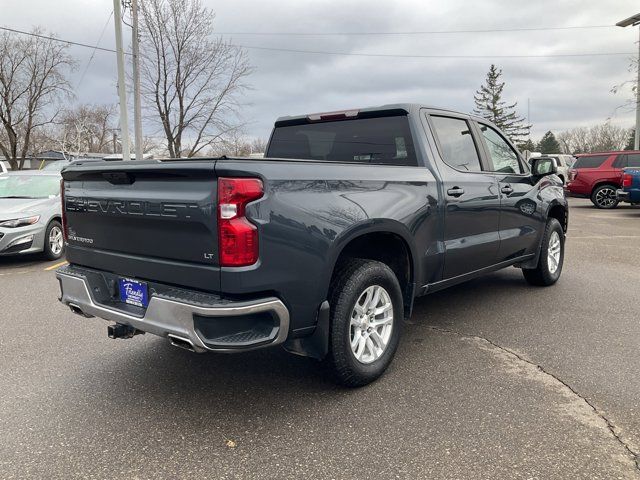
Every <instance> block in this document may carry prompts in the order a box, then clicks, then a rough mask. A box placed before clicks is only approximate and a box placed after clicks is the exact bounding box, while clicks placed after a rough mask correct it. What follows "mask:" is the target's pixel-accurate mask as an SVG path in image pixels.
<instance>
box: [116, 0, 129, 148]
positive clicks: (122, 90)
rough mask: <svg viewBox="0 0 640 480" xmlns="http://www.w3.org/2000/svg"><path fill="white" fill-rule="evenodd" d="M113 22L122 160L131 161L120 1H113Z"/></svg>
mask: <svg viewBox="0 0 640 480" xmlns="http://www.w3.org/2000/svg"><path fill="white" fill-rule="evenodd" d="M113 21H114V23H115V25H116V60H117V64H118V96H119V97H120V138H121V139H122V160H131V153H130V151H129V120H128V118H127V90H126V85H125V83H124V50H123V48H122V12H121V11H120V0H113Z"/></svg>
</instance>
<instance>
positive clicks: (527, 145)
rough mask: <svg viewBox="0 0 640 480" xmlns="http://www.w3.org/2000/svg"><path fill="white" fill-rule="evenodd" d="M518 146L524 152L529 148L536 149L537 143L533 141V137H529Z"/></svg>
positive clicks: (529, 149) (530, 149)
mask: <svg viewBox="0 0 640 480" xmlns="http://www.w3.org/2000/svg"><path fill="white" fill-rule="evenodd" d="M517 147H518V149H519V150H520V151H521V152H524V151H525V150H528V151H529V152H535V151H536V144H535V143H533V142H532V141H531V139H527V140H526V141H524V142H521V143H519V144H518V145H517Z"/></svg>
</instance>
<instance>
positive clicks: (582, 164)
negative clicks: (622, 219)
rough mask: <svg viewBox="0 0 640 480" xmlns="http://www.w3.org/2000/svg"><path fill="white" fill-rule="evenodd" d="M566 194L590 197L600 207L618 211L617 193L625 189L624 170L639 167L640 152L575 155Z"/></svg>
mask: <svg viewBox="0 0 640 480" xmlns="http://www.w3.org/2000/svg"><path fill="white" fill-rule="evenodd" d="M576 157H577V160H576V162H575V163H574V164H573V168H572V169H571V171H570V173H569V183H567V187H566V188H567V191H568V192H569V193H570V194H571V195H574V196H578V197H588V198H590V199H591V202H593V204H594V205H595V206H596V207H597V208H616V207H617V206H618V199H617V197H616V190H618V189H619V188H621V186H622V169H623V168H626V167H640V151H626V152H606V153H590V154H586V155H576Z"/></svg>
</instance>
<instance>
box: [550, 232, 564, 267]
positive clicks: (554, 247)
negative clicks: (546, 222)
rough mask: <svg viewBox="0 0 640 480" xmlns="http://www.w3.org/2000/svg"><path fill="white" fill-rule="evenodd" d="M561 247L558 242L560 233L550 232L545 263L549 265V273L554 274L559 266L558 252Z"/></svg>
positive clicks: (559, 252)
mask: <svg viewBox="0 0 640 480" xmlns="http://www.w3.org/2000/svg"><path fill="white" fill-rule="evenodd" d="M561 249H562V243H561V242H560V235H558V232H556V231H554V232H551V236H550V237H549V247H548V248H547V265H548V266H549V273H551V274H554V273H556V271H557V270H558V267H559V266H560V254H561Z"/></svg>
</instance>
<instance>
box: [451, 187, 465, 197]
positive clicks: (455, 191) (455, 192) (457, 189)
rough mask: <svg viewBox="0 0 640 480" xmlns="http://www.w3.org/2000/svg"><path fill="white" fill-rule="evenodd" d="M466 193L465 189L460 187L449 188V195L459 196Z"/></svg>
mask: <svg viewBox="0 0 640 480" xmlns="http://www.w3.org/2000/svg"><path fill="white" fill-rule="evenodd" d="M463 193H464V190H463V189H462V188H460V187H453V188H450V189H449V190H447V195H449V196H451V197H459V196H460V195H462V194H463Z"/></svg>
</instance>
